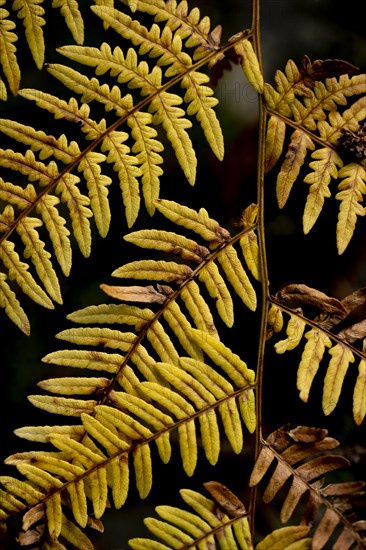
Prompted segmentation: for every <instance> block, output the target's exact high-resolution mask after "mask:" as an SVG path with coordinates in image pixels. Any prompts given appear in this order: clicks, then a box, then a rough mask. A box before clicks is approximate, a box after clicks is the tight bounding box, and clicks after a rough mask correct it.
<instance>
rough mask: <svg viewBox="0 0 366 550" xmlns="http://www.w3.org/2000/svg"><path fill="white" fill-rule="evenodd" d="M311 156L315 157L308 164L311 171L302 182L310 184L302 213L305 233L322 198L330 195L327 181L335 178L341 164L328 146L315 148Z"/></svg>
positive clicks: (337, 156)
mask: <svg viewBox="0 0 366 550" xmlns="http://www.w3.org/2000/svg"><path fill="white" fill-rule="evenodd" d="M311 158H312V159H316V160H314V161H312V162H310V164H309V167H310V168H311V169H312V172H311V173H310V174H307V175H306V176H305V178H304V182H305V183H308V184H309V185H310V188H309V194H308V196H307V199H306V205H305V209H304V214H303V228H304V233H305V234H306V233H309V231H310V229H311V228H312V227H313V225H314V223H315V222H316V220H317V219H318V216H319V214H320V212H321V211H322V208H323V204H324V199H325V198H327V197H330V196H331V193H330V190H329V187H328V186H329V183H330V181H331V179H332V178H333V179H336V178H337V176H338V168H339V167H342V165H343V162H342V160H341V158H340V157H339V155H338V153H336V152H335V151H334V150H333V149H330V148H328V147H326V148H322V149H317V150H316V151H314V152H313V153H312V154H311Z"/></svg>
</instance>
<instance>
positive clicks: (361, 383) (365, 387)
mask: <svg viewBox="0 0 366 550" xmlns="http://www.w3.org/2000/svg"><path fill="white" fill-rule="evenodd" d="M365 416H366V362H365V361H363V360H361V361H360V364H359V365H358V377H357V381H356V384H355V389H354V392H353V418H354V419H355V422H356V424H357V425H360V424H362V422H363V419H364V418H365Z"/></svg>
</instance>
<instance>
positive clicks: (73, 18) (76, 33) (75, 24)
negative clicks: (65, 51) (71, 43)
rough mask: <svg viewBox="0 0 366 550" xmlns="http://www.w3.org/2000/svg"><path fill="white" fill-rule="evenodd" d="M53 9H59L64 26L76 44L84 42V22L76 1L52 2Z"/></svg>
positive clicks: (57, 0)
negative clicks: (67, 28)
mask: <svg viewBox="0 0 366 550" xmlns="http://www.w3.org/2000/svg"><path fill="white" fill-rule="evenodd" d="M52 7H53V8H60V11H61V14H62V15H63V16H64V18H65V22H66V25H67V26H68V27H69V29H70V31H71V34H72V36H73V38H74V40H75V42H76V43H77V44H82V43H83V42H84V21H83V18H82V16H81V13H80V10H79V8H78V3H77V1H76V0H52Z"/></svg>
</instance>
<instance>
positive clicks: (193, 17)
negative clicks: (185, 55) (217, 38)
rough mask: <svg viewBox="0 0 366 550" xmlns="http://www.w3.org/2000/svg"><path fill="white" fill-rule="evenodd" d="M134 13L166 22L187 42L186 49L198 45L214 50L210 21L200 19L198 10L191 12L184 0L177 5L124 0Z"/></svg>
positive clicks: (143, 0)
mask: <svg viewBox="0 0 366 550" xmlns="http://www.w3.org/2000/svg"><path fill="white" fill-rule="evenodd" d="M122 2H123V3H124V4H127V5H128V6H129V7H130V9H131V11H132V12H135V11H137V10H138V11H142V12H145V13H148V14H149V15H152V16H154V18H155V21H157V22H160V21H166V25H167V26H168V27H169V28H170V29H172V31H175V32H176V34H177V35H178V36H180V38H181V39H182V40H186V39H187V40H186V43H185V45H186V47H188V48H194V47H196V46H198V45H202V46H206V48H207V50H208V51H210V50H212V43H211V42H210V40H209V33H210V19H209V17H207V16H205V17H203V18H202V19H201V18H200V11H199V9H198V8H196V7H195V8H193V9H192V10H191V11H189V8H188V3H187V2H186V0H183V1H181V2H179V3H177V1H176V0H174V2H169V3H166V2H164V1H163V0H158V1H157V2H156V1H155V0H122Z"/></svg>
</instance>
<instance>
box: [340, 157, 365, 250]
mask: <svg viewBox="0 0 366 550" xmlns="http://www.w3.org/2000/svg"><path fill="white" fill-rule="evenodd" d="M338 175H339V178H341V179H342V181H341V183H340V184H339V186H338V189H339V192H338V193H337V195H336V199H338V200H339V201H341V204H340V208H339V214H338V223H337V248H338V253H339V254H342V253H343V252H344V250H345V249H346V248H347V246H348V244H349V242H350V240H351V238H352V235H353V233H354V230H355V227H356V219H357V216H364V215H365V210H364V208H363V207H362V206H361V204H360V202H361V201H362V200H363V195H364V194H365V193H366V186H365V179H366V172H365V169H364V168H363V167H362V166H360V165H359V164H356V163H351V164H347V165H346V166H344V167H343V168H341V169H340V171H339V174H338Z"/></svg>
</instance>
